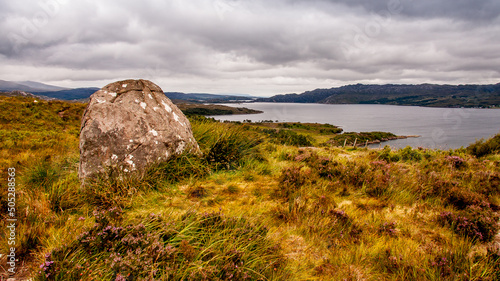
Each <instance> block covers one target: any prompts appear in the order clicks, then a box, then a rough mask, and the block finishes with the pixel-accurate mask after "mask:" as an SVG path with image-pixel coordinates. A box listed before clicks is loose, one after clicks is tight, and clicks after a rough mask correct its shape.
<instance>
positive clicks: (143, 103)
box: [141, 102, 147, 110]
mask: <svg viewBox="0 0 500 281" xmlns="http://www.w3.org/2000/svg"><path fill="white" fill-rule="evenodd" d="M146 106H147V105H146V103H145V102H141V107H142V109H144V110H145V109H146Z"/></svg>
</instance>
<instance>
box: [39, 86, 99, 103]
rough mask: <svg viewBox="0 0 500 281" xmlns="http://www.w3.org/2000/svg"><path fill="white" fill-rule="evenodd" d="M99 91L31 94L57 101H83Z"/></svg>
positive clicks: (62, 91) (91, 89)
mask: <svg viewBox="0 0 500 281" xmlns="http://www.w3.org/2000/svg"><path fill="white" fill-rule="evenodd" d="M97 91H99V88H93V87H92V88H76V89H69V90H61V91H51V92H45V91H44V92H33V94H35V95H43V96H47V97H51V98H55V99H59V100H84V99H88V98H89V97H90V96H91V95H92V94H93V93H95V92H97Z"/></svg>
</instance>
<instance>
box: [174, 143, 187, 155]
mask: <svg viewBox="0 0 500 281" xmlns="http://www.w3.org/2000/svg"><path fill="white" fill-rule="evenodd" d="M184 147H186V143H185V142H181V143H179V146H178V147H177V149H176V150H175V153H176V154H180V153H181V152H183V151H184Z"/></svg>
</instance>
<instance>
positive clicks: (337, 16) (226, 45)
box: [0, 0, 500, 95]
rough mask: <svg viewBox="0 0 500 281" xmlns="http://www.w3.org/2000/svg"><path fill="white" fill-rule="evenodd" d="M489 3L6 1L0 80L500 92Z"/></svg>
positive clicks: (498, 29)
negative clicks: (492, 86)
mask: <svg viewBox="0 0 500 281" xmlns="http://www.w3.org/2000/svg"><path fill="white" fill-rule="evenodd" d="M499 15H500V2H499V1H493V0H478V1H466V0H454V1H452V0H442V1H434V0H349V1H348V0H338V1H331V0H274V1H264V0H254V1H243V0H193V1H182V0H170V1H159V0H146V1H118V0H110V1H95V0H87V1H69V0H40V1H38V2H37V1H30V0H19V1H0V32H2V34H4V40H1V41H0V63H2V66H3V67H2V68H1V69H0V79H3V80H38V81H42V82H52V83H55V84H59V85H61V84H63V85H64V86H81V85H94V86H102V85H103V84H104V83H107V82H110V81H113V80H117V79H122V78H134V77H141V78H146V79H151V80H153V81H155V82H158V83H159V84H160V85H165V86H166V87H167V89H165V90H178V91H185V92H194V91H196V92H219V93H237V92H241V93H250V94H255V95H271V94H277V93H283V92H300V91H304V90H310V89H314V88H318V87H333V86H338V85H344V84H348V83H358V82H362V83H424V82H435V83H445V82H446V83H455V84H459V83H491V82H495V83H497V82H498V81H497V80H499V76H500V67H499V65H500V51H499V50H500V48H499V46H500V39H498V38H497V37H498V36H496V35H497V34H500V18H499Z"/></svg>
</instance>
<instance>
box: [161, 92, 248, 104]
mask: <svg viewBox="0 0 500 281" xmlns="http://www.w3.org/2000/svg"><path fill="white" fill-rule="evenodd" d="M165 95H166V96H167V97H168V98H169V99H171V100H183V101H189V102H203V103H230V102H244V101H253V100H254V99H255V98H254V97H251V96H232V95H214V94H204V93H192V94H185V93H179V92H165Z"/></svg>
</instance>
